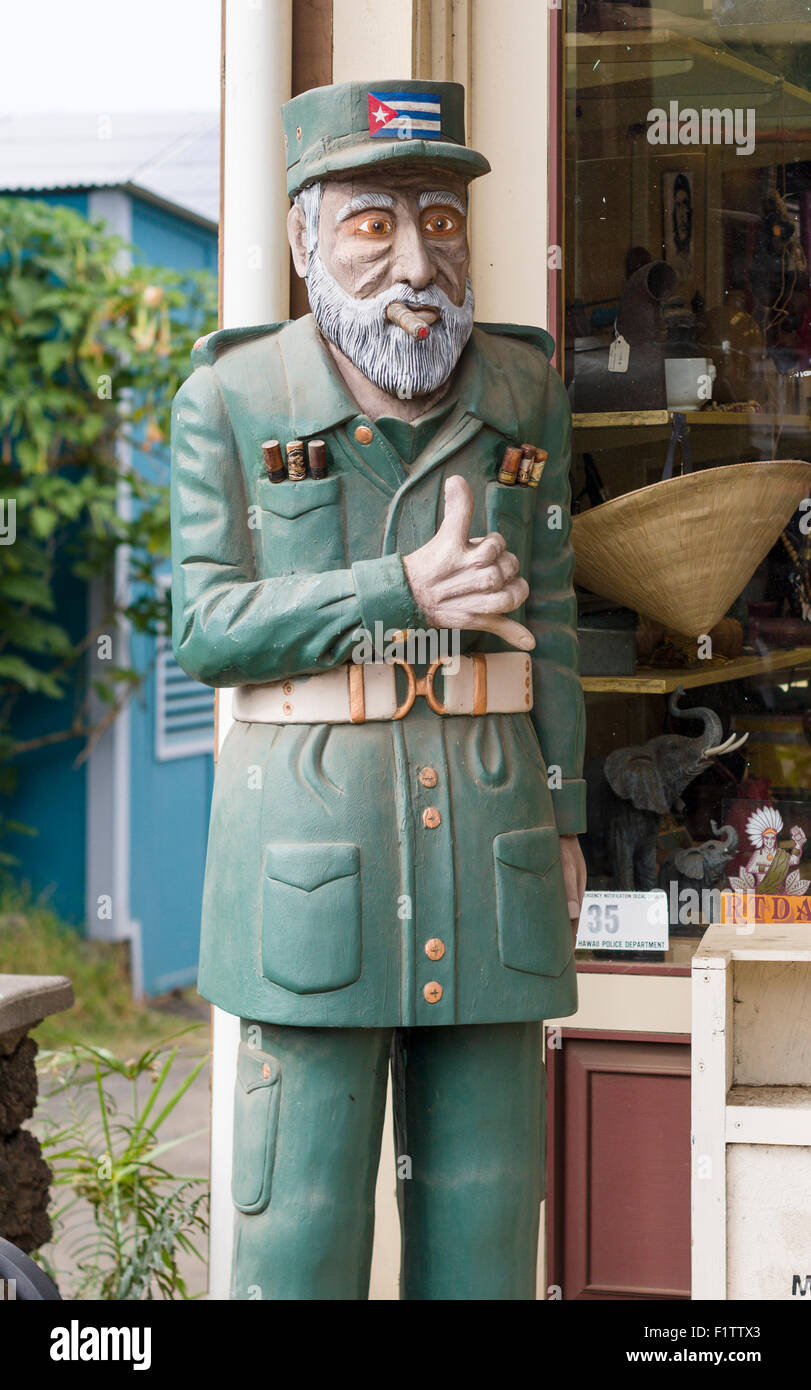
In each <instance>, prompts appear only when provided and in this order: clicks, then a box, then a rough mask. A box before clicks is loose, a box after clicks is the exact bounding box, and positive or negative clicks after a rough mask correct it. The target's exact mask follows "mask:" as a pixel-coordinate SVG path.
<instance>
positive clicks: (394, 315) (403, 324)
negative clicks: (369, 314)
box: [386, 299, 439, 342]
mask: <svg viewBox="0 0 811 1390" xmlns="http://www.w3.org/2000/svg"><path fill="white" fill-rule="evenodd" d="M422 314H430V316H431V318H430V321H429V322H426V320H425V319H424V318H421V317H420V315H422ZM386 318H387V319H388V320H389V322H390V323H395V324H396V325H397V327H398V328H402V330H403V332H404V333H407V334H408V335H409V337H410V338H416V339H417V340H418V341H420V342H421V341H422V340H423V339H424V338H427V337H428V334H429V333H430V331H431V327H432V325H433V324H435V323H436V321H437V319H438V318H439V310H438V309H435V308H434V306H433V305H432V304H426V305H425V307H424V308H421V309H420V311H419V313H416V312H415V311H414V310H413V309H409V307H408V305H407V304H402V303H401V302H400V300H399V299H395V300H393V301H392V303H391V304H389V305H388V306H387V308H386Z"/></svg>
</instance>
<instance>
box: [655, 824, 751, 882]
mask: <svg viewBox="0 0 811 1390" xmlns="http://www.w3.org/2000/svg"><path fill="white" fill-rule="evenodd" d="M710 825H711V826H712V833H713V835H717V836H718V837H719V838H718V839H716V840H703V841H702V842H701V844H698V845H690V847H689V848H688V849H677V850H674V852H673V853H672V854H671V855H670V856H669V858H668V859H666V860H665V862H664V863H663V864H662V866H661V868H660V869H659V887H660V888H664V889H665V890H666V891H667V890H669V889H670V885H671V884H672V883H676V884H677V885H678V891H679V892H681V890H682V889H683V888H692V889H694V890H695V891H696V892H697V893H700V892H701V891H702V889H704V888H717V886H718V884H719V883H720V881H721V879H722V878H723V875H724V870H725V869H726V866H727V864H728V863H729V861H730V859H733V858H734V857H735V855H736V853H737V851H738V832H737V830H736V829H735V827H734V825H722V826H718V825H716V823H715V821H710Z"/></svg>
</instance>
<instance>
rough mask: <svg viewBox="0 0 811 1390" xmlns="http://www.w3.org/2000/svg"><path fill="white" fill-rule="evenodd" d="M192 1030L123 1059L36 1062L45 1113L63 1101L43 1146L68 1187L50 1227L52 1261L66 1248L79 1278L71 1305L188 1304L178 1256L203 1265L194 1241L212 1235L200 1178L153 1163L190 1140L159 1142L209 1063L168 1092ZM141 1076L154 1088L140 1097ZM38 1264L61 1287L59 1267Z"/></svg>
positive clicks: (86, 1051) (95, 1056) (83, 1052)
mask: <svg viewBox="0 0 811 1390" xmlns="http://www.w3.org/2000/svg"><path fill="white" fill-rule="evenodd" d="M197 1026H199V1025H193V1026H192V1027H197ZM190 1031H192V1029H189V1028H187V1029H183V1030H182V1033H178V1034H175V1035H174V1037H173V1038H169V1039H166V1040H164V1041H163V1042H161V1043H158V1044H157V1045H156V1046H154V1047H150V1048H148V1049H147V1050H146V1051H145V1052H143V1053H141V1055H140V1056H139V1057H136V1058H132V1059H130V1060H128V1061H121V1060H120V1059H119V1058H118V1057H116V1056H115V1055H114V1054H113V1053H112V1052H109V1051H107V1049H106V1048H99V1047H89V1046H86V1045H83V1044H78V1045H76V1046H73V1047H71V1048H69V1049H67V1050H65V1051H62V1052H48V1053H43V1054H42V1058H41V1066H42V1072H43V1075H44V1077H45V1078H47V1079H48V1080H49V1082H50V1085H49V1088H48V1089H47V1090H46V1092H45V1095H46V1098H47V1099H48V1100H49V1101H51V1103H52V1104H51V1111H52V1112H53V1111H54V1110H55V1109H57V1110H58V1109H61V1108H62V1107H61V1106H60V1105H59V1100H60V1099H61V1101H62V1102H63V1103H64V1107H66V1109H67V1119H66V1120H64V1121H63V1120H62V1119H60V1120H58V1121H57V1120H51V1119H49V1118H46V1126H47V1132H46V1136H45V1138H44V1140H43V1144H42V1148H43V1153H44V1154H45V1157H46V1158H47V1160H48V1162H49V1164H50V1165H51V1169H52V1172H53V1181H54V1186H55V1187H56V1188H60V1189H67V1193H66V1200H65V1201H64V1202H63V1203H61V1204H60V1205H59V1206H58V1207H57V1209H56V1210H55V1211H54V1212H53V1214H52V1220H53V1225H54V1240H55V1242H56V1244H57V1256H59V1254H60V1253H61V1250H62V1249H64V1250H65V1251H66V1253H67V1254H68V1255H69V1256H70V1258H71V1262H72V1264H73V1267H74V1270H75V1271H76V1276H77V1277H76V1283H75V1287H74V1289H73V1296H74V1297H76V1298H96V1299H113V1300H127V1299H151V1298H155V1297H156V1296H157V1297H159V1298H188V1297H189V1293H188V1290H187V1287H186V1283H185V1280H184V1278H183V1275H182V1273H181V1271H180V1268H179V1264H178V1258H179V1255H180V1253H181V1252H184V1253H185V1254H191V1255H193V1256H196V1257H197V1258H199V1259H203V1258H204V1254H203V1253H202V1251H201V1250H200V1249H199V1248H198V1246H197V1245H196V1244H195V1240H200V1239H202V1238H203V1237H204V1236H205V1234H206V1232H207V1230H208V1219H207V1202H208V1186H207V1183H206V1182H205V1180H204V1179H202V1178H194V1177H179V1176H177V1175H176V1174H173V1173H171V1172H169V1171H168V1169H166V1168H165V1167H163V1166H162V1164H161V1163H158V1162H157V1160H158V1159H159V1158H162V1157H163V1155H165V1154H166V1153H167V1152H168V1151H169V1150H170V1149H173V1148H175V1147H176V1146H177V1145H178V1144H182V1143H185V1142H186V1140H188V1139H191V1138H194V1137H196V1136H195V1135H192V1134H188V1135H182V1136H181V1137H180V1138H174V1139H168V1140H163V1141H161V1140H160V1138H159V1135H160V1131H161V1129H162V1127H163V1126H164V1124H165V1122H166V1120H167V1118H168V1117H169V1115H170V1114H171V1113H172V1111H173V1110H174V1109H175V1107H176V1106H177V1104H178V1102H179V1101H180V1100H181V1099H182V1097H183V1096H184V1095H185V1094H186V1092H187V1091H188V1089H189V1087H190V1086H191V1085H192V1083H193V1082H194V1081H195V1079H196V1078H197V1077H198V1076H199V1074H200V1072H201V1070H202V1068H203V1067H204V1066H205V1064H206V1057H205V1056H204V1057H202V1058H201V1059H200V1060H199V1061H198V1062H197V1063H196V1064H195V1065H193V1066H192V1068H191V1070H190V1071H189V1072H188V1073H187V1074H186V1075H185V1076H184V1078H183V1080H182V1081H181V1082H180V1083H179V1084H178V1085H176V1086H175V1087H174V1089H171V1087H170V1082H169V1077H170V1073H171V1071H172V1068H173V1066H174V1065H175V1062H176V1060H177V1056H178V1047H177V1044H176V1039H177V1038H179V1037H181V1036H182V1035H183V1034H185V1033H188V1032H190ZM112 1076H120V1077H123V1078H125V1079H126V1080H127V1081H129V1083H130V1087H131V1107H130V1108H131V1113H128V1114H119V1113H118V1109H117V1105H116V1102H115V1100H114V1098H113V1096H112V1095H111V1094H110V1092H109V1090H108V1089H107V1088H106V1087H105V1081H107V1080H109V1078H111V1077H112ZM144 1076H148V1077H149V1079H150V1080H151V1083H152V1084H151V1089H150V1092H149V1095H148V1097H146V1099H144V1098H143V1097H142V1095H140V1094H139V1088H138V1081H139V1079H140V1078H141V1077H144ZM201 1132H202V1131H198V1132H197V1133H201ZM88 1208H89V1211H88ZM42 1262H43V1264H45V1265H46V1266H47V1268H48V1272H49V1273H50V1274H51V1276H52V1278H54V1279H56V1280H57V1281H58V1278H59V1270H58V1268H55V1267H54V1265H53V1264H52V1263H51V1262H50V1261H48V1260H45V1259H43V1260H42Z"/></svg>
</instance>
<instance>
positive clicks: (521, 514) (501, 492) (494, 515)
mask: <svg viewBox="0 0 811 1390" xmlns="http://www.w3.org/2000/svg"><path fill="white" fill-rule="evenodd" d="M485 496H486V503H485V505H486V507H487V525H488V527H489V529H490V530H491V531H497V530H498V518H499V517H500V516H509V517H510V518H512V519H513V520H515V521H519V522H520V523H521V525H522V526H529V523H530V522H531V521H532V517H533V514H534V512H535V502H536V499H537V496H538V489H537V488H534V487H520V486H519V485H518V484H517V483H512V484H509V483H488V484H487V489H486V494H485Z"/></svg>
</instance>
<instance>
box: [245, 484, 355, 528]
mask: <svg viewBox="0 0 811 1390" xmlns="http://www.w3.org/2000/svg"><path fill="white" fill-rule="evenodd" d="M340 496H341V480H340V478H338V477H335V478H305V479H304V480H303V481H302V482H300V483H291V482H290V481H289V480H288V481H287V482H285V483H271V482H270V480H269V479H267V478H263V479H261V480H260V486H259V498H260V502H261V506H262V509H263V511H267V512H275V514H276V516H283V517H285V518H286V519H287V520H288V521H293V520H294V519H295V518H296V517H297V516H302V515H303V514H304V513H305V512H314V511H317V510H318V508H319V507H330V506H332V505H333V503H335V502H337V501H339V499H340Z"/></svg>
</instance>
